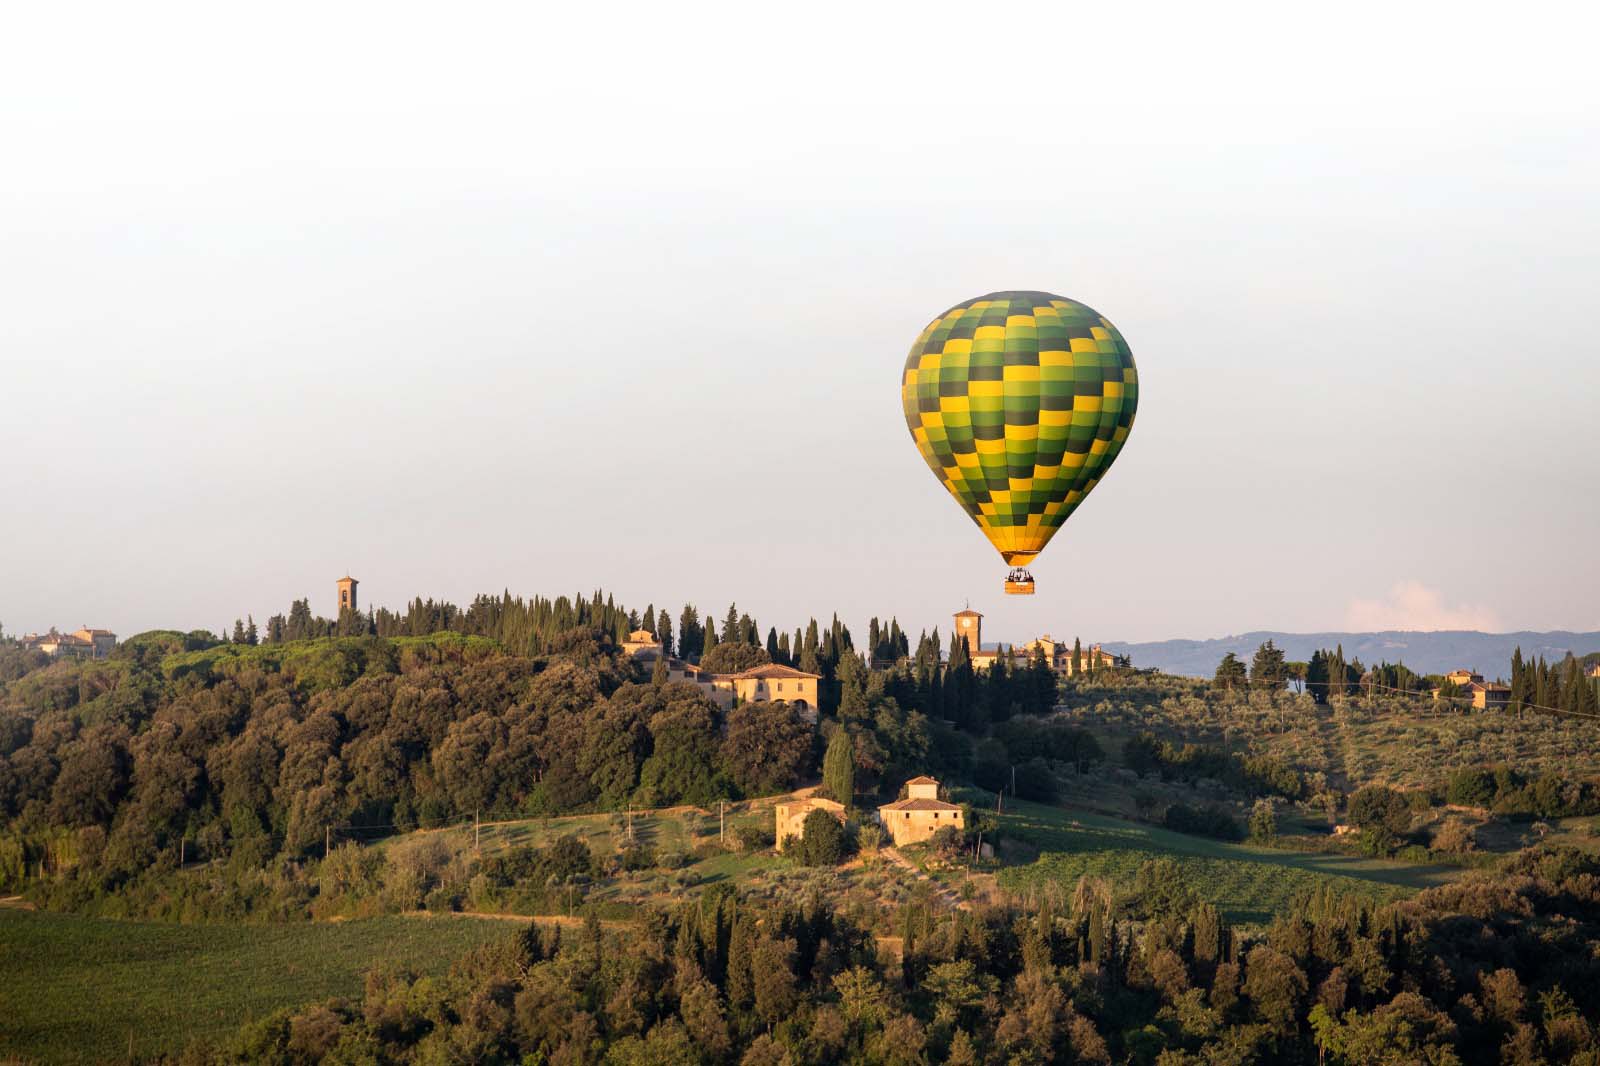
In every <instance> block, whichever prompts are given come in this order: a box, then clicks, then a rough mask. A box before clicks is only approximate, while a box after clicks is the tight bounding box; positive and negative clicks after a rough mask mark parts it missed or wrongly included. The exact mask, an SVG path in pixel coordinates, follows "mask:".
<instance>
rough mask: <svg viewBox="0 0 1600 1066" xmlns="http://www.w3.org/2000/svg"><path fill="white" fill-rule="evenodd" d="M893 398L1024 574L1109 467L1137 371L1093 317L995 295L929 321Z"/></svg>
mask: <svg viewBox="0 0 1600 1066" xmlns="http://www.w3.org/2000/svg"><path fill="white" fill-rule="evenodd" d="M900 398H901V402H902V404H903V406H904V408H905V415H906V425H907V427H909V428H910V430H911V436H912V438H913V439H914V440H915V441H916V444H917V450H918V451H920V452H921V453H922V457H923V459H925V460H926V461H927V463H928V466H929V467H930V468H932V470H933V472H934V474H935V475H937V476H938V478H939V481H940V483H941V484H943V485H944V487H945V488H947V489H949V490H950V494H951V495H952V496H954V497H955V498H956V501H957V502H958V503H960V504H961V507H962V509H963V510H964V511H966V512H967V514H969V515H971V516H972V520H973V521H974V522H976V523H978V528H980V529H982V530H983V532H984V535H985V536H987V537H988V538H989V542H990V543H991V544H993V545H994V546H995V548H996V550H998V551H999V552H1000V554H1001V556H1002V557H1004V559H1005V560H1006V562H1007V563H1009V564H1010V565H1012V566H1025V565H1027V563H1029V562H1031V561H1032V560H1033V558H1034V557H1035V556H1036V555H1038V554H1039V552H1040V551H1042V550H1043V549H1044V546H1045V545H1046V544H1048V543H1049V542H1050V538H1051V537H1053V536H1055V533H1056V530H1058V529H1060V528H1061V526H1062V524H1063V523H1064V522H1066V520H1067V519H1068V517H1070V516H1071V514H1072V512H1073V511H1075V510H1076V509H1077V507H1078V505H1079V504H1080V503H1082V502H1083V500H1084V498H1085V497H1086V496H1088V495H1089V493H1090V492H1093V491H1094V487H1095V486H1096V485H1098V484H1099V483H1100V479H1101V478H1102V477H1104V476H1105V473H1106V471H1107V470H1109V469H1110V468H1111V464H1112V463H1113V462H1115V461H1116V458H1117V453H1118V452H1120V451H1121V450H1122V445H1123V442H1124V441H1126V440H1127V439H1128V432H1129V431H1130V430H1131V429H1132V428H1133V414H1134V410H1135V408H1137V407H1138V405H1139V374H1138V371H1137V370H1136V369H1135V367H1134V365H1133V353H1132V352H1130V351H1129V350H1128V345H1127V342H1125V341H1124V340H1123V339H1122V334H1121V333H1119V332H1117V327H1115V326H1113V325H1112V324H1111V323H1110V322H1109V321H1108V320H1107V319H1106V318H1105V317H1103V316H1102V315H1101V314H1100V313H1099V312H1097V311H1095V310H1094V309H1092V308H1090V307H1087V306H1085V305H1083V304H1081V303H1078V302H1077V301H1076V300H1069V299H1067V298H1066V297H1063V296H1055V295H1052V294H1050V293H1047V292H992V293H990V294H988V295H987V296H979V297H977V298H976V299H973V300H967V301H965V302H964V303H959V304H956V305H955V306H954V307H952V308H950V310H948V311H946V312H945V313H944V314H942V315H940V316H939V317H938V318H935V319H934V320H933V321H932V322H930V323H929V324H928V327H927V328H926V329H924V330H923V331H922V335H921V336H920V337H918V338H917V342H916V343H915V344H913V345H912V346H911V354H910V355H908V356H907V357H906V366H905V371H904V373H903V374H902V376H901V379H900Z"/></svg>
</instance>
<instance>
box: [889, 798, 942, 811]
mask: <svg viewBox="0 0 1600 1066" xmlns="http://www.w3.org/2000/svg"><path fill="white" fill-rule="evenodd" d="M960 809H961V807H960V805H958V804H955V803H946V802H945V801H944V800H930V799H914V800H895V801H894V802H893V803H885V804H884V805H883V806H881V807H879V808H878V810H880V811H959V810H960Z"/></svg>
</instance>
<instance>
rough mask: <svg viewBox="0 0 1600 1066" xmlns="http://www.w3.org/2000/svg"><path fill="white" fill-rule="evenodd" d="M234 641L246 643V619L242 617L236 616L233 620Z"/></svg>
mask: <svg viewBox="0 0 1600 1066" xmlns="http://www.w3.org/2000/svg"><path fill="white" fill-rule="evenodd" d="M233 643H235V644H243V643H244V619H242V618H235V619H234V620H233Z"/></svg>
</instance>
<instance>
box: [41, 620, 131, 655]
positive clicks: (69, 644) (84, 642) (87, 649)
mask: <svg viewBox="0 0 1600 1066" xmlns="http://www.w3.org/2000/svg"><path fill="white" fill-rule="evenodd" d="M22 646H23V647H24V648H27V649H28V650H30V651H42V652H44V653H45V654H46V655H48V656H50V658H52V659H62V658H66V659H104V658H105V657H106V656H108V655H110V654H111V650H112V649H113V648H115V647H116V646H117V635H116V634H115V633H113V632H111V630H109V629H89V628H87V627H85V628H83V629H78V630H74V631H73V632H71V633H57V632H56V630H55V627H54V626H52V627H51V629H50V632H48V633H29V634H28V635H27V636H25V637H23V638H22Z"/></svg>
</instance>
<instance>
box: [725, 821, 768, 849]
mask: <svg viewBox="0 0 1600 1066" xmlns="http://www.w3.org/2000/svg"><path fill="white" fill-rule="evenodd" d="M733 839H734V840H736V841H738V843H739V850H740V851H763V850H765V849H767V848H770V847H772V845H773V844H774V843H775V841H774V840H773V831H772V830H771V829H770V828H768V827H767V826H765V825H741V826H740V827H739V828H738V829H735V830H734V831H733Z"/></svg>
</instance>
